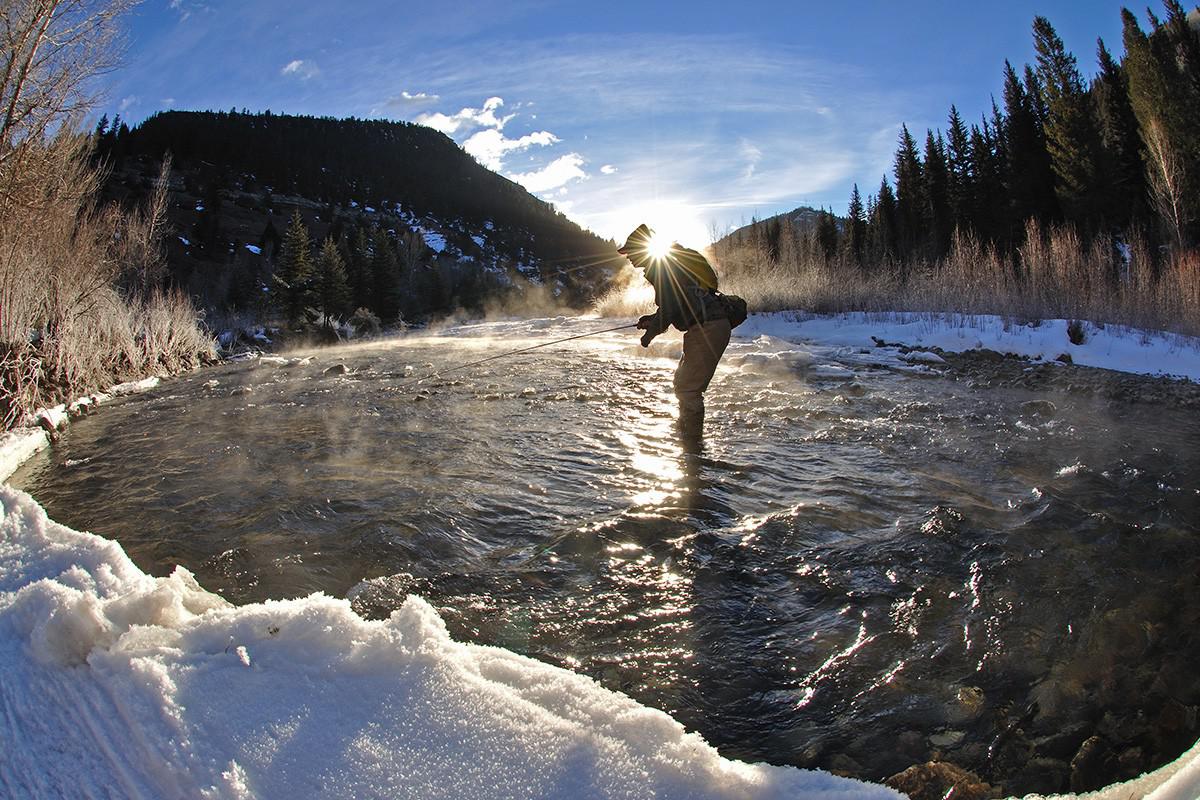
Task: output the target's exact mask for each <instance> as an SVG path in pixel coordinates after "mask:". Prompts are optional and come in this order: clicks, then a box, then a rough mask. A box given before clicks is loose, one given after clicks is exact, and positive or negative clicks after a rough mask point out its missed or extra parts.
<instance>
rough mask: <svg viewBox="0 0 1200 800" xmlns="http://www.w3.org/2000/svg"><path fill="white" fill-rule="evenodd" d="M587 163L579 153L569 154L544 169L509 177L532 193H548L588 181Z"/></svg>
mask: <svg viewBox="0 0 1200 800" xmlns="http://www.w3.org/2000/svg"><path fill="white" fill-rule="evenodd" d="M585 163H586V162H585V161H584V158H583V156H581V155H579V153H567V154H566V155H565V156H560V157H559V158H556V159H554V160H553V161H551V162H550V163H549V164H547V165H546V166H545V167H543V168H542V169H539V170H535V171H533V172H524V173H517V174H514V175H509V176H508V177H510V178H512V179H513V180H514V181H516V182H517V183H519V184H521V185H522V186H524V187H525V188H526V189H527V190H528V191H530V192H534V193H537V192H548V191H550V190H551V189H557V188H558V187H560V186H564V185H566V184H568V183H570V182H571V181H573V180H587V177H588V174H587V173H586V172H584V171H583V165H584V164H585Z"/></svg>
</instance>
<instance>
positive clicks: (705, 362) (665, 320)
mask: <svg viewBox="0 0 1200 800" xmlns="http://www.w3.org/2000/svg"><path fill="white" fill-rule="evenodd" d="M617 252H618V253H621V254H622V255H624V256H626V257H627V258H628V259H629V260H630V262H632V264H633V266H635V267H637V268H638V269H641V270H644V274H645V276H646V280H648V281H649V282H650V283H651V285H653V286H654V303H655V305H657V306H658V310H657V311H655V312H654V313H653V314H647V315H646V316H644V317H642V318H641V319H639V320H638V323H637V326H638V328H639V329H641V330H644V331H645V333H644V334H642V347H649V346H650V342H651V341H652V340H653V339H654V337H655V336H658V335H659V334H660V333H662V332H663V331H665V330H666V329H667V328H669V327H671V326H672V325H674V326H675V327H676V328H678V329H679V330H681V331H683V332H684V333H683V358H681V359H680V360H679V366H678V367H677V368H676V369H675V382H674V383H675V396H676V397H678V398H679V431H680V433H681V434H682V435H683V436H684V437H685V438H689V439H698V438H699V437H700V433H701V430H702V429H703V427H704V391H705V390H706V389H707V388H708V384H709V383H710V382H711V381H712V377H713V373H714V372H716V369H717V362H718V361H720V360H721V354H722V353H724V352H725V348H726V346H728V344H729V335H730V331H731V326H730V321H729V314H728V313H727V311H726V308H725V304H724V303H723V302H722V301H721V297H720V295H718V294H717V273H716V272H714V271H713V268H712V265H711V264H709V263H708V260H707V259H706V258H705V257H704V256H702V255H700V253H698V252H696V251H695V250H689V249H688V248H686V247H682V246H681V245H680V244H679V243H678V242H673V243H672V244H671V245H670V247H662V248H659V247H658V246H656V242H655V241H654V232H653V231H651V230H650V228H649V227H647V226H646V225H639V226H638V227H637V228H636V229H635V230H634V231H633V233H631V234H629V238H628V239H627V240H626V241H625V244H623V245H622V246H621V247H618V248H617Z"/></svg>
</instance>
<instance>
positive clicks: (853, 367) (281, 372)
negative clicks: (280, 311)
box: [12, 318, 1200, 795]
mask: <svg viewBox="0 0 1200 800" xmlns="http://www.w3.org/2000/svg"><path fill="white" fill-rule="evenodd" d="M611 324H612V322H611V321H610V320H603V319H599V320H598V319H562V318H560V319H556V320H535V321H521V322H495V323H481V324H473V325H461V326H457V327H455V328H451V329H447V330H445V331H442V332H438V333H421V334H413V335H409V336H405V337H401V338H397V339H391V340H387V341H380V342H375V343H371V344H366V345H359V346H354V347H345V348H337V349H327V350H319V351H313V352H312V353H293V354H288V356H287V357H286V358H264V359H261V360H254V361H247V362H240V363H230V364H226V365H223V366H219V367H215V368H212V369H207V370H204V371H202V372H198V373H194V374H192V375H190V376H187V377H185V378H182V379H179V380H174V381H171V382H169V383H164V384H163V385H162V386H160V387H159V388H158V389H156V390H154V391H151V392H149V393H146V394H143V395H139V396H135V397H130V398H125V399H121V400H117V401H114V402H113V403H111V404H110V405H107V406H105V407H104V408H103V409H101V410H100V411H99V412H98V413H96V414H94V415H92V416H90V417H87V418H84V419H81V420H79V421H77V422H76V423H74V424H73V425H72V426H71V427H70V428H69V430H68V431H67V432H66V433H65V434H64V435H63V436H62V438H61V439H60V440H59V441H58V442H57V443H56V444H55V445H54V446H53V448H51V449H50V450H48V451H46V452H44V453H42V454H41V455H39V456H36V457H35V458H34V459H33V460H31V461H30V462H28V463H27V464H26V465H25V467H23V468H22V470H21V471H20V472H18V474H17V475H15V476H14V477H13V479H12V483H14V484H15V485H18V486H19V487H20V488H23V489H25V490H27V491H29V492H31V493H32V494H33V495H34V496H35V497H36V498H37V499H38V500H39V501H40V502H41V503H42V504H43V505H44V506H45V507H46V509H47V511H48V512H49V513H50V515H51V516H52V517H53V518H54V519H56V520H58V521H60V522H63V523H65V524H67V525H70V526H72V527H75V528H78V529H80V530H91V531H93V532H96V533H99V534H102V535H104V536H107V537H110V538H112V539H115V540H117V541H118V542H120V543H121V545H122V546H123V547H124V548H125V550H126V551H127V552H128V553H129V555H130V556H131V557H132V558H133V560H134V561H135V562H137V564H138V565H139V566H140V567H141V568H142V569H144V570H146V571H148V572H150V573H152V574H156V575H163V574H167V573H169V572H170V571H171V569H172V568H173V567H174V565H175V564H182V565H183V566H185V567H187V568H188V569H189V570H191V571H193V572H194V573H196V575H197V577H198V579H199V581H200V583H201V584H202V585H203V586H205V587H206V588H208V589H211V590H214V591H217V592H220V593H221V594H223V595H224V596H226V597H227V598H228V599H230V600H232V601H234V602H237V603H245V602H252V601H258V600H264V599H269V598H285V597H295V596H300V595H305V594H308V593H311V592H315V591H322V592H326V593H328V594H331V595H334V596H345V597H349V598H351V600H352V602H353V604H354V606H355V608H356V609H357V610H358V611H359V612H360V613H361V614H363V615H364V616H370V617H381V616H386V615H387V614H388V613H390V611H391V610H393V609H395V608H397V607H399V605H400V604H401V603H402V602H403V599H404V598H405V597H406V596H407V595H408V594H409V593H416V594H420V595H421V596H423V597H425V598H426V599H428V600H429V601H430V602H431V603H433V604H434V605H435V606H436V607H438V608H439V609H440V611H441V613H442V615H443V616H444V618H445V619H446V621H447V624H448V625H449V627H450V630H451V633H452V634H453V635H454V636H455V637H456V638H458V639H460V640H464V641H471V642H477V643H483V644H495V645H499V646H502V647H505V648H508V649H511V650H515V651H517V652H520V653H525V654H528V655H530V656H533V657H535V658H538V659H541V660H543V661H547V662H550V663H553V664H557V665H561V666H564V667H568V668H570V669H572V670H574V671H576V672H580V673H583V674H586V675H590V676H592V677H594V678H595V679H596V680H598V681H600V682H601V683H603V684H604V685H605V686H607V687H609V688H612V689H616V690H619V691H622V692H625V693H627V694H629V695H631V696H632V697H634V698H635V699H637V700H638V701H640V702H642V703H645V704H647V705H650V706H653V707H656V708H661V709H664V710H666V711H668V712H669V713H671V714H672V715H673V716H674V717H675V718H676V719H678V720H679V721H680V722H682V723H683V724H684V725H686V726H687V727H688V728H689V729H692V730H696V731H698V732H699V733H700V734H702V735H703V736H704V737H705V738H706V739H707V740H708V741H709V742H711V743H712V744H714V745H715V746H717V747H718V748H719V749H720V751H721V753H722V754H723V755H725V756H728V757H732V758H740V759H745V760H750V761H767V762H770V763H773V764H791V765H796V766H801V767H813V768H823V769H829V770H833V771H835V772H838V773H840V774H847V775H852V776H855V777H861V778H865V779H870V780H880V779H883V778H886V777H887V776H889V775H892V774H893V773H896V772H899V771H900V770H903V769H905V768H906V767H909V766H911V765H913V764H919V763H924V762H926V761H929V760H932V759H940V760H945V761H950V762H953V763H954V764H957V765H959V766H961V767H964V768H966V769H969V770H972V771H974V772H976V773H978V774H979V775H980V776H982V778H983V779H984V780H986V781H989V782H991V783H992V784H993V785H996V786H997V787H998V788H999V789H1001V790H1002V791H1004V792H1005V793H1008V794H1016V795H1019V794H1023V793H1026V792H1032V791H1038V792H1055V791H1067V790H1076V791H1078V790H1085V789H1091V788H1098V787H1099V786H1102V785H1105V784H1107V783H1110V782H1112V781H1114V780H1117V779H1121V778H1125V777H1133V776H1136V775H1137V774H1139V773H1140V772H1142V771H1145V770H1147V769H1150V768H1153V767H1155V766H1158V765H1161V764H1163V763H1166V762H1167V761H1170V760H1172V759H1173V758H1175V757H1176V756H1178V755H1179V754H1180V753H1181V752H1182V751H1183V750H1184V749H1186V748H1187V747H1188V746H1190V745H1191V744H1192V743H1193V742H1194V741H1195V740H1196V738H1197V736H1198V735H1200V728H1198V722H1197V710H1198V707H1200V685H1198V684H1197V681H1196V680H1195V668H1194V665H1195V664H1196V663H1200V591H1198V589H1200V420H1198V419H1197V414H1196V413H1195V412H1194V411H1189V410H1184V409H1178V408H1175V407H1172V406H1170V405H1163V404H1155V403H1114V402H1111V401H1109V400H1106V399H1103V398H1102V397H1099V396H1096V395H1083V394H1077V393H1054V392H1050V391H1046V390H1031V389H1026V388H1020V387H1008V388H1000V387H996V386H984V385H983V384H984V383H985V382H981V381H979V380H976V379H975V378H977V377H978V376H977V375H976V376H975V378H970V377H968V376H965V375H964V374H961V373H960V372H959V371H958V370H956V369H954V368H952V367H947V366H944V365H938V364H932V365H922V364H911V363H907V362H905V361H904V360H903V359H902V358H901V357H900V355H899V354H898V352H897V351H896V350H895V349H893V348H870V349H864V350H858V349H847V348H841V349H834V348H822V347H819V346H816V345H813V344H794V343H790V342H787V341H783V340H780V339H774V338H770V337H760V338H758V339H755V340H748V339H737V338H735V340H734V342H733V343H732V344H731V346H730V349H729V351H728V353H727V354H726V356H725V359H724V360H723V361H722V364H721V366H720V367H719V369H718V371H717V375H716V378H715V380H714V383H713V385H712V388H711V389H710V390H709V392H708V408H709V414H708V421H707V425H706V432H705V437H704V440H703V442H702V443H701V444H700V445H699V446H694V445H693V444H691V443H687V442H681V441H680V439H679V438H678V436H677V435H676V433H675V429H674V425H673V421H674V413H675V401H674V397H673V395H672V394H671V390H670V379H671V374H672V371H673V369H674V364H675V361H674V360H675V359H676V358H677V357H678V354H679V349H680V345H679V339H678V336H677V335H672V336H664V337H661V338H660V339H659V340H658V341H656V342H655V345H654V346H653V347H652V348H651V349H650V350H648V351H647V350H643V349H642V348H640V347H639V346H638V345H637V340H636V335H635V334H636V332H634V331H626V332H618V333H608V334H604V335H600V336H596V337H592V338H586V339H581V340H577V341H574V342H570V343H564V344H561V345H556V346H554V347H549V348H545V349H540V350H535V351H531V352H528V353H523V354H519V355H514V356H512V357H506V358H502V359H497V360H493V361H489V362H487V363H484V364H480V365H478V366H476V367H473V368H470V369H466V370H458V371H454V372H449V373H447V374H445V375H442V376H438V377H433V378H431V379H427V380H418V379H420V378H421V377H422V376H425V375H428V374H430V373H432V372H434V371H435V370H440V369H445V368H448V367H452V366H454V365H458V364H463V363H466V362H471V361H475V360H478V359H482V358H487V357H489V356H491V355H496V354H499V353H503V352H505V351H508V350H512V349H516V348H521V347H526V346H528V345H530V344H536V343H538V342H540V341H549V340H552V339H556V338H561V337H566V336H573V335H576V334H580V333H586V332H587V331H589V330H593V329H598V328H603V327H608V326H610V325H611ZM1064 369H1065V368H1064Z"/></svg>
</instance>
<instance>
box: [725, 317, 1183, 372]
mask: <svg viewBox="0 0 1200 800" xmlns="http://www.w3.org/2000/svg"><path fill="white" fill-rule="evenodd" d="M1067 326H1068V321H1067V320H1062V319H1053V320H1043V321H1041V322H1040V323H1038V324H1037V325H1027V324H1019V323H1015V322H1012V321H1011V320H1008V321H1006V320H1004V319H1003V318H1001V317H995V316H961V315H950V316H947V315H935V314H913V313H888V314H865V313H853V314H832V315H822V316H809V315H803V314H798V313H796V312H780V313H774V314H752V315H751V316H750V318H749V319H748V320H746V322H745V323H743V324H742V325H741V326H740V327H739V328H738V329H737V331H736V335H737V336H738V337H739V338H742V339H745V338H748V337H749V338H754V337H756V336H761V335H768V336H774V337H779V338H782V339H787V340H791V341H812V342H815V343H817V344H820V345H825V346H831V347H845V348H870V347H874V346H875V344H876V340H877V339H878V340H882V341H884V342H887V343H889V344H905V345H908V346H910V347H928V348H933V347H937V348H939V349H941V350H945V351H949V352H956V353H957V352H963V351H966V350H977V349H987V350H995V351H997V352H1000V353H1015V354H1016V355H1019V356H1024V357H1026V358H1035V359H1036V358H1040V359H1043V360H1046V361H1053V360H1055V359H1057V358H1058V357H1059V356H1061V355H1064V354H1065V355H1069V356H1070V357H1071V361H1072V363H1074V364H1079V365H1082V366H1088V367H1102V368H1104V369H1112V370H1118V371H1121V372H1131V373H1136V374H1141V375H1169V376H1174V377H1181V378H1189V379H1190V380H1193V381H1200V340H1198V339H1196V338H1194V337H1187V336H1180V335H1176V334H1167V333H1158V332H1149V331H1136V330H1131V329H1129V328H1122V327H1118V326H1115V325H1108V326H1105V327H1104V328H1098V327H1096V326H1094V325H1092V324H1091V323H1084V324H1083V333H1084V337H1085V339H1084V341H1083V343H1082V344H1072V343H1071V340H1070V337H1069V336H1068V335H1067ZM909 360H910V361H913V360H915V359H912V358H910V359H909ZM925 363H929V361H928V360H927V361H926V362H925Z"/></svg>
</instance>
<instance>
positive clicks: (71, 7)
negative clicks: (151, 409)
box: [0, 0, 214, 429]
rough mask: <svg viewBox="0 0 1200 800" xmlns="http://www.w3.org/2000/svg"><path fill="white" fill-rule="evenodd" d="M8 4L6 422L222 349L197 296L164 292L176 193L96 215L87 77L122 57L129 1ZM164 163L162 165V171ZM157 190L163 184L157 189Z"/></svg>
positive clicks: (3, 266)
mask: <svg viewBox="0 0 1200 800" xmlns="http://www.w3.org/2000/svg"><path fill="white" fill-rule="evenodd" d="M2 5H3V7H2V8H0V58H2V59H3V64H0V103H2V105H3V108H2V110H0V113H2V114H3V117H2V118H0V424H2V426H3V428H5V429H7V428H9V427H12V426H13V425H15V424H17V423H19V422H20V420H21V419H22V417H23V416H24V415H25V414H26V413H27V412H28V411H30V410H32V409H34V408H36V407H38V406H40V405H48V404H52V403H55V402H58V401H60V400H63V399H67V398H70V397H71V396H72V395H76V394H82V393H84V392H87V391H90V390H93V389H100V388H104V387H106V386H108V385H111V384H112V383H116V382H119V381H121V380H126V379H129V378H134V377H141V376H143V375H146V374H151V373H157V372H163V371H174V370H178V369H183V368H187V367H189V366H193V365H195V364H196V363H198V362H199V360H200V359H202V358H204V357H206V356H208V355H211V354H212V353H213V352H214V348H213V343H212V341H211V340H210V339H209V337H208V336H207V335H206V334H205V333H204V332H203V331H202V330H201V329H200V328H199V326H198V321H197V313H196V310H195V308H194V307H193V306H192V303H191V301H190V300H188V299H187V298H186V297H183V296H181V295H179V294H177V293H171V292H164V291H163V290H162V289H161V288H160V287H161V278H162V273H163V261H162V258H163V257H162V246H161V238H162V234H163V227H164V219H165V217H164V210H165V202H166V201H165V189H164V188H163V187H161V186H160V190H159V191H158V192H157V193H156V194H155V195H154V197H153V198H152V199H151V201H150V203H148V204H147V206H146V207H144V208H141V209H122V208H119V207H117V206H108V207H103V208H100V207H97V205H96V202H95V198H96V197H97V195H98V189H99V186H100V183H101V181H102V175H101V174H100V173H99V172H98V171H97V170H96V169H95V168H94V167H93V166H92V165H91V163H90V160H89V158H88V150H87V141H86V139H84V137H82V136H80V135H78V134H77V133H75V132H74V130H75V128H74V126H75V123H76V121H77V120H78V119H79V115H80V113H81V112H82V111H83V110H85V109H86V108H87V107H88V104H89V103H90V99H91V98H90V97H89V96H88V95H87V93H86V91H85V87H86V86H87V81H88V79H89V78H91V77H94V76H95V74H96V73H97V72H98V71H102V70H103V69H105V68H107V67H108V66H110V65H112V64H113V63H114V60H113V59H114V51H113V49H112V47H113V43H114V40H115V36H116V27H115V22H116V19H117V17H118V16H119V15H120V14H121V13H123V12H124V11H125V10H126V9H127V8H129V7H130V5H131V4H130V3H129V2H125V0H109V1H107V2H92V1H91V0H49V2H34V1H33V0H14V2H5V3H4V4H2ZM165 170H166V166H165V165H164V175H165ZM160 183H162V182H161V181H160Z"/></svg>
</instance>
